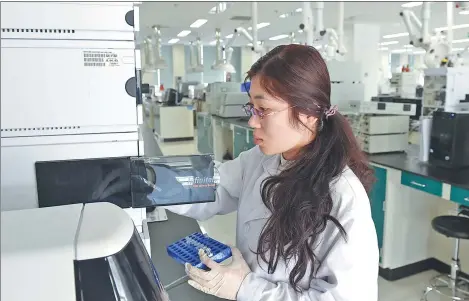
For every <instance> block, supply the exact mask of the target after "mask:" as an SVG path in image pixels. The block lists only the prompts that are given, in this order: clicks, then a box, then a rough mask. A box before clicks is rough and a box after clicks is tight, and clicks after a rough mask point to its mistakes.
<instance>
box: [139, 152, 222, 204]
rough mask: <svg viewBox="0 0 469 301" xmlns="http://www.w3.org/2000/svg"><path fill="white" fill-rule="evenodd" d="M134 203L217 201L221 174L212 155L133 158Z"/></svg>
mask: <svg viewBox="0 0 469 301" xmlns="http://www.w3.org/2000/svg"><path fill="white" fill-rule="evenodd" d="M130 176H131V194H132V207H137V208H140V207H152V206H169V205H178V204H194V203H209V202H215V195H216V189H217V186H218V184H219V183H220V175H219V173H218V171H217V169H216V168H215V163H214V161H213V156H212V155H192V156H165V157H153V158H131V159H130Z"/></svg>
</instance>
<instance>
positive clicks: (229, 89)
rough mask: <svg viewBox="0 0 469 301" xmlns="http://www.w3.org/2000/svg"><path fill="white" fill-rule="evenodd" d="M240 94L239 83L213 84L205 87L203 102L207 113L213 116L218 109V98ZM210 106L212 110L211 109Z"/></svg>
mask: <svg viewBox="0 0 469 301" xmlns="http://www.w3.org/2000/svg"><path fill="white" fill-rule="evenodd" d="M233 92H241V83H234V82H215V83H211V84H208V85H207V88H206V92H205V101H206V102H207V106H208V111H209V112H210V113H211V114H213V112H216V110H217V108H218V104H219V101H220V97H221V96H222V95H223V94H225V93H233ZM212 106H213V107H214V108H212Z"/></svg>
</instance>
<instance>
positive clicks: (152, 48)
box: [144, 26, 168, 72]
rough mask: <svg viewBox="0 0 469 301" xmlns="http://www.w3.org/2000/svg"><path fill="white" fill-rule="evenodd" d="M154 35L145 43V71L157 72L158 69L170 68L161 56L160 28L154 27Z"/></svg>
mask: <svg viewBox="0 0 469 301" xmlns="http://www.w3.org/2000/svg"><path fill="white" fill-rule="evenodd" d="M152 30H153V34H152V36H151V38H150V37H147V38H146V39H145V41H144V45H145V47H144V51H145V68H144V69H145V71H146V72H157V71H158V69H165V68H167V67H168V65H167V64H166V61H165V60H164V59H163V57H162V56H161V32H160V28H159V26H153V27H152Z"/></svg>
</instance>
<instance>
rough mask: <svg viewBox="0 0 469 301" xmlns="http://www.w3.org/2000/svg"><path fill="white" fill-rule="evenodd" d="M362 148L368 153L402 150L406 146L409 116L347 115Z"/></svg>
mask: <svg viewBox="0 0 469 301" xmlns="http://www.w3.org/2000/svg"><path fill="white" fill-rule="evenodd" d="M348 119H349V121H350V123H351V125H352V129H353V131H354V134H355V136H356V137H357V139H358V142H359V143H360V146H361V147H362V150H363V151H364V152H366V153H369V154H376V153H387V152H402V151H405V150H406V149H407V147H408V140H409V138H408V137H409V124H410V116H387V115H368V114H359V115H358V116H348Z"/></svg>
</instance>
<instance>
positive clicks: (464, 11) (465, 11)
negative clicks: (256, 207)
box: [459, 10, 469, 15]
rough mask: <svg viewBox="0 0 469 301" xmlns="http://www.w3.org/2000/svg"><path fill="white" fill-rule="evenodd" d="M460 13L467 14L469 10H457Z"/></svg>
mask: <svg viewBox="0 0 469 301" xmlns="http://www.w3.org/2000/svg"><path fill="white" fill-rule="evenodd" d="M459 14H460V15H469V10H462V11H460V12H459Z"/></svg>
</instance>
